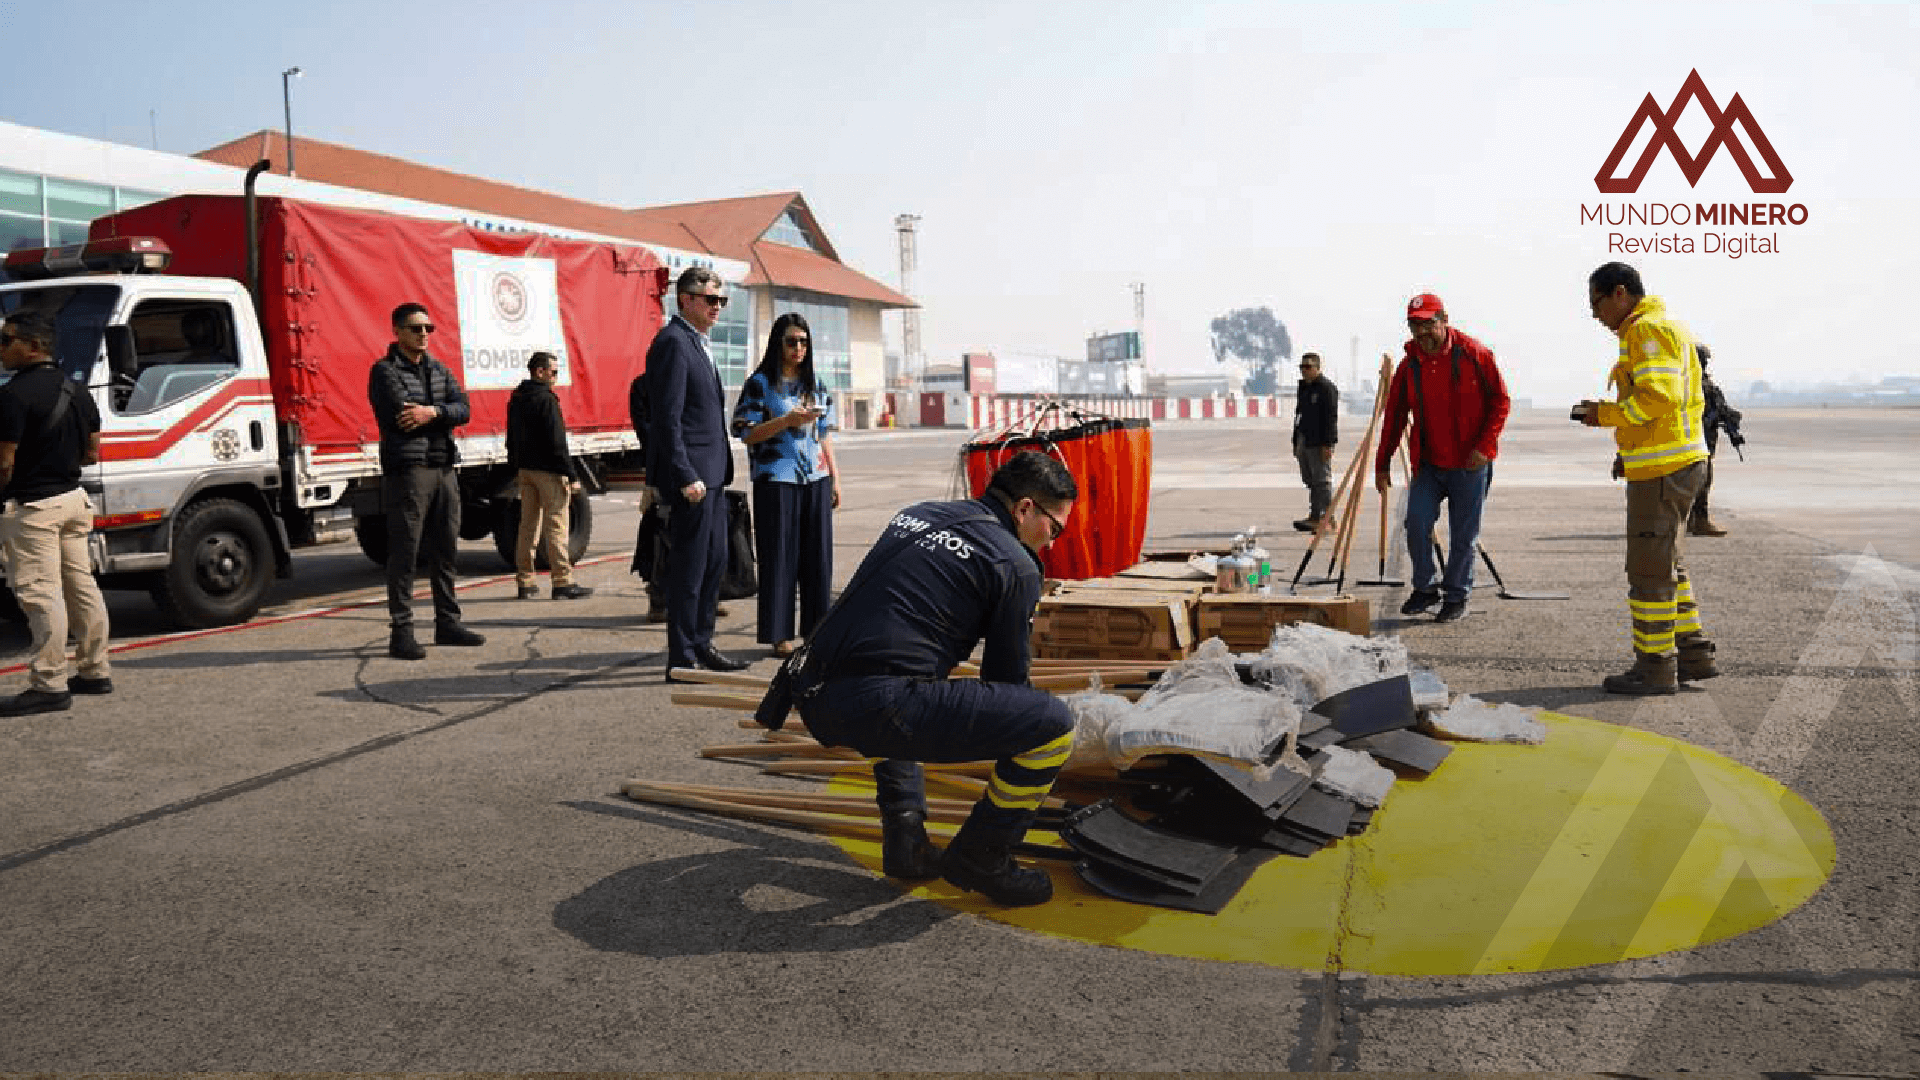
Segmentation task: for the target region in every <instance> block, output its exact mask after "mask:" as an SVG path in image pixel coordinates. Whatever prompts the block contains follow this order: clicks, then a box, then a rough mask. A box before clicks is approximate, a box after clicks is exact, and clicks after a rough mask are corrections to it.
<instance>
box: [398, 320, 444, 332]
mask: <svg viewBox="0 0 1920 1080" xmlns="http://www.w3.org/2000/svg"><path fill="white" fill-rule="evenodd" d="M400 329H402V330H411V331H412V332H414V333H416V334H431V333H433V332H434V331H435V330H438V329H439V327H437V326H435V325H433V324H432V323H430V322H417V323H407V324H406V325H404V326H402V327H400Z"/></svg>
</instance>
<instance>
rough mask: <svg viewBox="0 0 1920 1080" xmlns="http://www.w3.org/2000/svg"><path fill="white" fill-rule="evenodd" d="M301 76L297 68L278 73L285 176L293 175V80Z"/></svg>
mask: <svg viewBox="0 0 1920 1080" xmlns="http://www.w3.org/2000/svg"><path fill="white" fill-rule="evenodd" d="M300 75H301V71H300V69H299V68H297V67H290V68H288V69H287V70H285V71H283V72H281V73H280V104H281V106H282V107H284V108H285V109H286V112H287V175H288V176H292V175H293V80H294V79H295V78H298V77H299V76H300Z"/></svg>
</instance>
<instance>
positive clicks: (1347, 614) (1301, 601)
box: [1193, 593, 1373, 652]
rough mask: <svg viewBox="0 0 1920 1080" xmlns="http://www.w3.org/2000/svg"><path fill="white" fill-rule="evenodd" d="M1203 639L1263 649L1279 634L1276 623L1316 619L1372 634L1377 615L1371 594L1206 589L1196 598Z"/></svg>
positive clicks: (1233, 646) (1236, 647) (1251, 649)
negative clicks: (1370, 601) (1369, 599)
mask: <svg viewBox="0 0 1920 1080" xmlns="http://www.w3.org/2000/svg"><path fill="white" fill-rule="evenodd" d="M1193 614H1194V626H1195V632H1196V634H1197V636H1198V639H1199V640H1201V641H1205V640H1206V639H1207V638H1210V637H1217V638H1220V639H1221V640H1222V641H1225V642H1226V643H1227V647H1228V648H1230V649H1232V650H1233V651H1234V652H1259V651H1260V650H1262V649H1264V648H1266V647H1267V642H1269V641H1271V640H1272V639H1273V628H1274V627H1276V626H1287V625H1290V624H1292V623H1297V622H1308V623H1315V624H1318V625H1320V626H1330V627H1332V628H1333V629H1335V630H1344V631H1346V632H1347V633H1349V634H1357V635H1359V636H1360V637H1366V636H1367V635H1368V634H1369V633H1371V632H1372V631H1373V615H1372V611H1371V608H1370V605H1369V604H1368V603H1367V601H1366V600H1364V599H1361V598H1359V597H1353V596H1334V597H1304V596H1266V595H1263V594H1260V593H1203V594H1202V595H1201V596H1200V598H1199V599H1198V600H1197V601H1195V602H1194V613H1193Z"/></svg>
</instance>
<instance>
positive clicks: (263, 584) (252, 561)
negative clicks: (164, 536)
mask: <svg viewBox="0 0 1920 1080" xmlns="http://www.w3.org/2000/svg"><path fill="white" fill-rule="evenodd" d="M172 555H173V558H172V560H171V561H170V562H169V563H168V564H167V568H166V569H165V570H162V571H160V573H159V574H158V575H156V576H155V579H154V584H153V588H152V590H151V591H152V594H153V600H154V603H156V604H158V605H160V610H161V611H162V612H164V613H165V614H166V615H167V616H168V617H169V618H170V619H172V620H173V621H174V622H175V623H177V624H178V625H180V626H182V627H184V628H186V629H189V630H199V629H203V628H205V627H209V626H228V625H231V624H233V623H241V622H245V621H247V620H248V619H250V618H252V617H253V615H254V613H255V612H257V611H259V610H260V602H261V600H262V599H264V598H265V597H266V594H267V586H268V585H270V584H272V582H273V571H274V557H273V542H272V540H270V539H269V538H268V536H267V527H266V525H265V524H264V523H263V522H261V520H260V517H259V515H257V514H255V513H254V512H253V511H252V510H250V509H248V508H247V507H245V506H243V505H241V504H240V503H238V502H235V501H234V500H232V499H207V500H206V501H204V502H197V503H194V504H193V505H192V506H189V507H187V508H186V510H184V511H182V512H181V514H180V519H179V520H178V521H176V522H175V523H174V527H173V551H172Z"/></svg>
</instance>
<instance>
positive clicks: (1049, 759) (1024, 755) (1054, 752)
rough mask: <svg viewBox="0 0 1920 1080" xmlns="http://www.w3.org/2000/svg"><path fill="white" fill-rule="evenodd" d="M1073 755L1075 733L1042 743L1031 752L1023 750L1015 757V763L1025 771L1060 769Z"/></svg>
mask: <svg viewBox="0 0 1920 1080" xmlns="http://www.w3.org/2000/svg"><path fill="white" fill-rule="evenodd" d="M1071 753H1073V732H1071V731H1069V732H1067V733H1066V734H1064V735H1062V736H1060V737H1059V738H1057V739H1054V740H1052V741H1050V742H1045V743H1041V744H1040V745H1039V746H1036V747H1034V748H1033V749H1031V750H1022V751H1021V752H1019V753H1018V754H1015V755H1013V763H1014V764H1015V765H1018V766H1020V767H1021V768H1023V769H1034V770H1036V771H1037V770H1040V769H1058V768H1059V767H1060V766H1062V765H1065V764H1066V763H1067V755H1069V754H1071Z"/></svg>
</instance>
